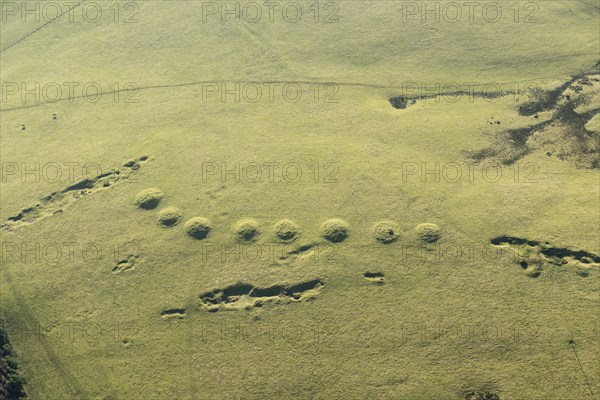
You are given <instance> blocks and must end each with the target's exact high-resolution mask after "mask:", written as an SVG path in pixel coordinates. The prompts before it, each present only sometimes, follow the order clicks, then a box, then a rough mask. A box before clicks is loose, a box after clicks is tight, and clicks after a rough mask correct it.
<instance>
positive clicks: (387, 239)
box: [373, 221, 398, 244]
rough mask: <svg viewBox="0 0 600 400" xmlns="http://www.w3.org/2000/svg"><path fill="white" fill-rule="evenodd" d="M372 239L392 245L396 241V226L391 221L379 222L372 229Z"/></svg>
mask: <svg viewBox="0 0 600 400" xmlns="http://www.w3.org/2000/svg"><path fill="white" fill-rule="evenodd" d="M373 237H374V238H375V239H376V240H377V241H379V242H381V243H385V244H388V243H392V242H394V241H396V239H398V226H397V225H396V224H395V223H393V222H391V221H381V222H378V223H376V224H375V226H374V227H373Z"/></svg>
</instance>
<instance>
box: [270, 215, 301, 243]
mask: <svg viewBox="0 0 600 400" xmlns="http://www.w3.org/2000/svg"><path fill="white" fill-rule="evenodd" d="M273 232H275V236H277V238H279V239H280V240H283V241H286V242H290V241H292V240H294V239H296V238H297V237H298V236H300V226H299V225H298V224H297V223H295V222H294V221H290V220H289V219H282V220H281V221H278V222H277V223H275V225H273Z"/></svg>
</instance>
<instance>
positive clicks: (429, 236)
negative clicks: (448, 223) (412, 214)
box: [415, 222, 442, 243]
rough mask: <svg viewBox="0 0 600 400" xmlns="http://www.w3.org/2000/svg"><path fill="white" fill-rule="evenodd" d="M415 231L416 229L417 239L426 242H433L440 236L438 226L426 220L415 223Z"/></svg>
mask: <svg viewBox="0 0 600 400" xmlns="http://www.w3.org/2000/svg"><path fill="white" fill-rule="evenodd" d="M415 231H417V235H418V236H419V239H421V240H422V241H424V242H427V243H435V242H437V241H438V240H440V237H441V236H442V233H441V231H440V227H439V226H437V225H436V224H432V223H428V222H426V223H423V224H419V225H417V227H416V228H415Z"/></svg>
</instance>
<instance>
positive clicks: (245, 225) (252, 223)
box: [233, 218, 259, 242]
mask: <svg viewBox="0 0 600 400" xmlns="http://www.w3.org/2000/svg"><path fill="white" fill-rule="evenodd" d="M233 231H234V232H235V235H236V237H237V238H238V240H241V241H243V242H251V241H253V240H254V239H256V237H257V236H258V234H259V231H258V222H256V220H253V219H251V218H247V219H242V220H240V221H238V223H237V224H235V226H234V227H233Z"/></svg>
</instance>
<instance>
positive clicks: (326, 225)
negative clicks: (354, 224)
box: [321, 218, 350, 243]
mask: <svg viewBox="0 0 600 400" xmlns="http://www.w3.org/2000/svg"><path fill="white" fill-rule="evenodd" d="M349 233H350V225H348V223H347V222H346V221H344V220H343V219H338V218H333V219H328V220H327V221H325V222H323V224H322V225H321V235H322V236H323V237H324V238H325V239H327V240H329V241H330V242H333V243H339V242H341V241H343V240H344V239H346V238H347V237H348V234H349Z"/></svg>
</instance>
